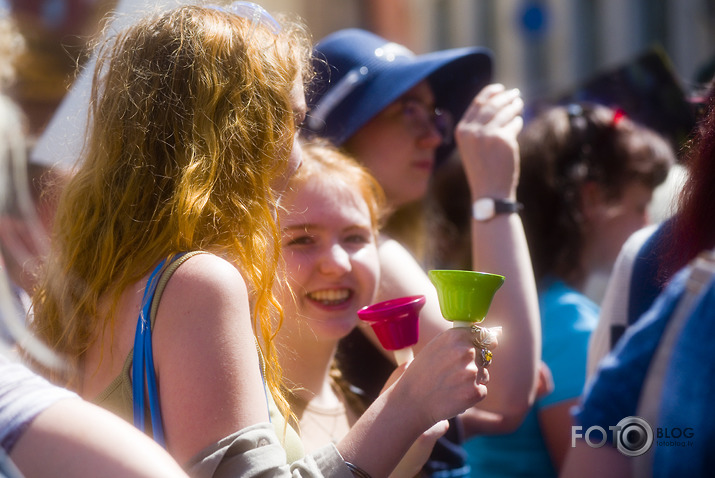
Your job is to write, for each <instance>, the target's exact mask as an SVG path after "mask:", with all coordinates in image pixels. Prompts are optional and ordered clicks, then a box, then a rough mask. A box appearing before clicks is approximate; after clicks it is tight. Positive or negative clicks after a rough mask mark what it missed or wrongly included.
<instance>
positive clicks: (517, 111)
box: [456, 85, 541, 430]
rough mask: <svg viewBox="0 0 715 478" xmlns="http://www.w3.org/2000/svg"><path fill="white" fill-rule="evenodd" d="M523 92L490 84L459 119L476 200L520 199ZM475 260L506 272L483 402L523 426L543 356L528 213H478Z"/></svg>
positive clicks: (496, 305) (492, 314)
mask: <svg viewBox="0 0 715 478" xmlns="http://www.w3.org/2000/svg"><path fill="white" fill-rule="evenodd" d="M522 109H523V102H522V101H521V98H520V97H519V94H518V91H515V90H505V89H504V87H503V86H502V85H489V86H487V87H485V88H484V89H483V90H482V91H481V92H480V93H479V94H478V95H477V96H476V97H475V99H474V100H473V101H472V104H471V105H470V107H469V108H468V109H467V111H466V113H465V114H464V116H463V117H462V119H461V121H460V123H459V125H458V126H457V132H456V139H457V144H458V146H459V152H460V156H461V159H462V163H463V164H464V169H465V173H466V175H467V179H468V182H469V188H470V191H471V194H472V200H473V201H474V200H476V199H478V198H481V197H493V198H502V199H511V200H514V199H516V186H517V183H518V178H519V147H518V143H517V135H518V133H519V132H520V131H521V128H522V124H523V121H522V119H521V112H522ZM472 267H473V269H474V270H477V271H483V272H492V273H496V274H501V275H503V276H505V277H506V280H505V282H504V285H503V286H502V288H501V289H500V290H499V291H498V292H497V293H496V295H495V297H494V301H493V303H492V306H491V309H490V311H489V315H488V316H487V318H486V320H485V324H487V325H490V326H493V325H501V326H502V327H503V333H502V336H501V339H500V346H499V354H498V355H496V356H495V359H494V363H493V365H492V366H491V369H490V371H491V373H492V374H493V376H494V381H493V382H492V384H491V386H490V393H489V397H488V398H487V399H486V400H485V401H484V402H483V403H481V404H480V409H482V410H485V411H488V412H492V413H497V414H500V415H502V419H503V420H502V422H503V426H504V429H506V430H508V429H513V428H515V427H516V426H518V425H519V423H520V422H521V420H522V419H523V416H524V415H525V414H526V412H527V410H528V408H529V406H530V405H531V403H532V402H533V400H534V395H535V392H536V383H537V367H538V363H539V359H540V356H541V325H540V318H539V305H538V298H537V293H536V284H535V281H534V275H533V270H532V266H531V258H530V256H529V249H528V246H527V243H526V237H525V235H524V229H523V226H522V223H521V218H520V217H519V216H518V215H517V214H508V215H498V216H496V217H495V218H493V219H491V220H489V221H486V222H479V221H475V220H472Z"/></svg>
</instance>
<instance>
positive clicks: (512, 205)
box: [472, 197, 524, 222]
mask: <svg viewBox="0 0 715 478" xmlns="http://www.w3.org/2000/svg"><path fill="white" fill-rule="evenodd" d="M523 208H524V205H523V204H521V203H520V202H516V201H510V200H508V199H494V198H488V197H486V198H479V199H477V200H476V201H474V204H472V217H474V219H476V220H477V221H480V222H486V221H488V220H490V219H492V218H494V216H496V215H497V214H511V213H514V212H519V211H521V210H522V209H523Z"/></svg>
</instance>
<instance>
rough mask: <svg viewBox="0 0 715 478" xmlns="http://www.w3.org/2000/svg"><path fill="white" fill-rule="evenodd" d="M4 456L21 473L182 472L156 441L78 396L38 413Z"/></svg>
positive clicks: (104, 474) (126, 474)
mask: <svg viewBox="0 0 715 478" xmlns="http://www.w3.org/2000/svg"><path fill="white" fill-rule="evenodd" d="M10 457H11V458H12V460H13V461H14V462H15V464H16V465H17V466H18V468H19V469H20V471H22V473H23V475H24V476H25V477H27V478H32V477H46V476H64V477H74V476H76V477H85V476H94V477H98V478H101V477H117V478H119V477H126V478H131V477H136V478H140V477H145V478H150V477H186V476H187V475H186V474H185V473H184V471H183V470H182V469H181V467H180V466H179V465H178V464H177V463H176V462H175V461H174V460H173V459H172V458H171V457H170V456H169V454H168V453H167V452H166V451H165V450H164V449H162V448H161V447H160V446H159V445H158V444H157V443H156V442H154V441H153V440H151V439H150V438H149V437H147V436H146V435H144V434H143V433H141V432H139V431H138V430H137V429H136V428H134V427H133V426H132V425H130V424H128V423H127V422H125V421H124V420H122V419H121V418H118V417H117V416H115V415H113V414H112V413H110V412H108V411H106V410H104V409H102V408H99V407H97V406H95V405H92V404H90V403H88V402H85V401H83V400H81V399H67V400H61V401H59V402H57V403H55V404H54V405H52V406H51V407H49V408H47V409H46V410H45V411H44V412H42V413H41V414H40V415H38V416H37V418H35V420H34V421H33V422H32V424H31V425H30V427H29V428H28V429H27V430H26V431H25V433H24V434H23V435H22V437H21V438H20V440H19V441H18V442H17V444H16V445H15V447H14V448H13V450H12V453H11V455H10ZM38 458H39V459H38Z"/></svg>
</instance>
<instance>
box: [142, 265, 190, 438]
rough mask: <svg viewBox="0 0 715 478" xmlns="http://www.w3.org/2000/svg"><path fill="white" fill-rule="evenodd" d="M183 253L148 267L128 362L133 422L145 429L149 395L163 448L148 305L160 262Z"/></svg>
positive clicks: (155, 431) (153, 423)
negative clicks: (150, 268)
mask: <svg viewBox="0 0 715 478" xmlns="http://www.w3.org/2000/svg"><path fill="white" fill-rule="evenodd" d="M184 254H185V253H180V254H176V255H174V256H172V257H170V258H168V259H164V260H162V261H161V262H160V263H159V264H158V265H157V266H156V267H155V268H154V270H153V271H152V273H151V275H150V276H149V279H148V281H147V286H146V288H145V289H144V296H143V297H142V306H141V311H140V313H139V320H138V321H137V329H136V333H135V335H134V352H133V362H132V398H133V404H134V426H136V427H137V428H139V429H140V430H142V431H145V413H146V412H145V410H146V407H145V397H147V396H148V398H149V415H150V420H151V426H152V433H153V435H154V440H155V441H156V442H157V443H159V444H160V445H161V446H163V447H165V448H166V441H165V439H164V426H163V423H162V420H161V407H160V406H159V393H158V388H157V384H156V372H155V369H154V354H153V350H152V344H151V305H152V301H153V298H154V294H155V292H156V286H157V283H158V281H159V277H160V276H161V272H162V271H163V270H164V266H165V265H166V264H167V262H168V263H171V262H174V261H175V260H177V259H179V258H180V257H181V256H183V255H184Z"/></svg>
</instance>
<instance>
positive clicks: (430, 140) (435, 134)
mask: <svg viewBox="0 0 715 478" xmlns="http://www.w3.org/2000/svg"><path fill="white" fill-rule="evenodd" d="M425 126H426V128H425V130H424V132H423V133H422V134H420V135H419V136H418V137H417V145H418V146H419V147H420V148H424V149H437V148H438V147H439V146H440V145H441V144H442V141H443V140H444V138H443V136H442V133H441V132H440V131H439V129H437V125H435V124H434V122H432V121H430V122H429V123H428V124H426V125H425Z"/></svg>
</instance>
